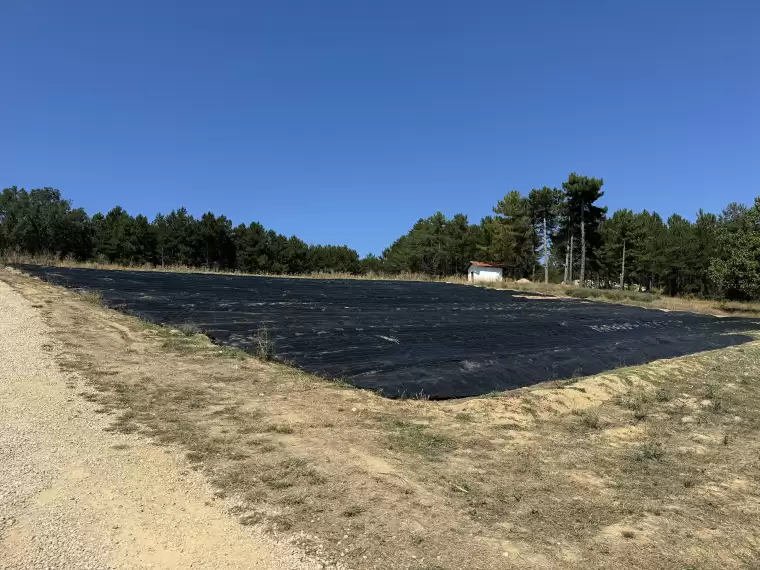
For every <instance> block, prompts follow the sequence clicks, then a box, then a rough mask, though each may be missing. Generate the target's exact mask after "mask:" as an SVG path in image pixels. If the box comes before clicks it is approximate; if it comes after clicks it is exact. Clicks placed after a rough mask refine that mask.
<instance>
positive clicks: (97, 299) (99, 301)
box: [79, 290, 104, 307]
mask: <svg viewBox="0 0 760 570" xmlns="http://www.w3.org/2000/svg"><path fill="white" fill-rule="evenodd" d="M79 296H80V297H81V298H82V300H84V301H87V302H88V303H92V304H93V305H98V306H100V307H102V306H103V304H104V303H103V293H102V292H101V291H96V290H91V291H80V293H79Z"/></svg>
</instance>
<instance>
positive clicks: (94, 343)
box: [0, 272, 760, 570]
mask: <svg viewBox="0 0 760 570" xmlns="http://www.w3.org/2000/svg"><path fill="white" fill-rule="evenodd" d="M0 278H1V279H3V280H5V281H6V282H8V283H10V284H11V285H12V286H13V287H14V288H15V289H16V290H17V291H19V292H21V293H22V294H23V295H24V296H25V297H26V298H27V299H28V300H29V301H30V302H31V303H32V304H33V305H34V306H36V307H38V310H39V311H40V313H41V314H42V316H43V318H44V320H45V322H46V323H47V325H48V326H49V328H50V332H51V335H53V336H54V337H55V338H56V340H57V341H58V342H60V343H62V346H63V347H64V348H65V350H64V351H62V352H61V354H60V355H58V357H57V358H58V364H59V366H60V367H61V368H62V369H63V370H66V371H71V372H76V373H77V374H80V375H82V376H83V377H84V378H86V380H87V383H88V388H87V389H86V390H84V391H80V396H81V397H82V398H84V399H86V400H89V401H92V402H94V403H96V404H97V405H98V408H97V409H96V411H97V412H99V413H101V414H102V415H103V416H104V417H106V418H108V419H109V420H110V425H109V429H110V430H113V431H114V432H117V433H118V432H122V433H124V432H126V433H133V434H138V435H140V436H142V437H148V438H151V440H153V441H155V442H156V443H159V444H161V445H166V446H168V447H169V448H171V449H180V450H183V452H184V453H185V454H186V456H187V458H188V460H189V461H191V462H192V464H193V465H194V468H195V469H196V470H197V471H198V472H199V473H202V474H204V475H205V476H206V477H207V478H208V480H209V481H210V482H211V484H212V485H213V486H214V488H215V489H216V493H217V495H218V496H219V497H225V498H226V500H227V501H229V504H230V505H231V507H230V515H232V516H234V517H236V518H237V519H238V521H239V522H240V524H241V525H248V526H253V527H255V528H257V529H261V530H262V531H264V532H269V533H272V534H273V535H274V536H276V537H278V538H280V539H282V540H291V541H293V542H295V543H296V544H298V545H299V547H301V548H303V549H304V550H305V551H306V552H308V553H313V554H314V555H318V556H320V557H322V558H329V559H331V560H334V561H341V562H343V563H345V564H346V565H347V566H348V567H351V568H355V569H357V570H364V569H383V570H385V569H413V570H423V569H424V570H458V569H462V568H468V569H483V570H485V569H496V568H499V569H503V568H521V569H525V568H535V569H549V568H610V567H616V568H631V569H633V568H651V569H655V568H657V569H660V568H673V569H676V568H678V569H682V568H689V567H693V568H701V569H713V568H714V569H718V568H721V569H722V568H747V567H753V566H752V565H753V564H754V565H756V564H757V563H758V560H760V525H759V524H758V521H760V439H759V438H758V435H759V434H758V428H760V413H758V412H760V342H752V343H748V344H746V345H743V346H740V347H734V348H729V349H725V350H721V351H714V352H709V353H702V354H697V355H693V356H689V357H686V358H681V359H676V360H669V361H659V362H654V363H651V364H649V365H646V366H641V367H637V368H627V369H619V370H616V371H614V372H613V373H609V374H604V375H600V376H595V377H588V378H579V379H575V380H573V381H565V382H555V383H548V384H544V385H539V386H536V387H533V388H530V389H524V390H518V391H513V392H506V393H501V394H493V395H490V396H487V397H482V398H473V399H466V400H456V401H446V402H429V401H422V400H406V401H391V400H386V399H383V398H381V397H379V396H377V395H375V394H373V393H369V392H364V391H359V390H355V389H352V388H347V387H345V386H341V385H339V384H335V383H330V382H327V381H324V380H320V379H317V378H314V377H312V376H309V375H307V374H303V373H301V372H299V371H297V370H294V369H291V368H288V367H284V366H280V365H275V364H271V363H267V362H261V361H259V360H256V359H254V358H251V357H248V356H246V355H244V354H241V353H239V352H236V351H232V350H229V349H225V348H222V347H218V346H215V345H213V344H211V343H210V342H209V341H208V339H206V338H205V337H203V336H201V335H193V334H185V333H183V332H181V331H171V330H167V329H163V328H160V327H154V326H150V325H146V324H145V323H142V322H140V321H138V320H137V319H134V318H132V317H128V316H125V315H122V314H120V313H117V312H115V311H112V310H108V309H104V308H103V307H101V306H99V305H98V303H97V299H88V298H83V297H82V296H80V295H78V294H76V293H73V292H70V291H66V290H62V289H58V288H54V287H52V286H49V285H47V284H44V283H42V282H40V281H37V280H34V279H31V278H28V277H24V276H21V275H18V274H16V273H13V272H4V273H0ZM190 332H191V331H190Z"/></svg>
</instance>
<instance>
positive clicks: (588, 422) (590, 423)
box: [581, 410, 599, 429]
mask: <svg viewBox="0 0 760 570" xmlns="http://www.w3.org/2000/svg"><path fill="white" fill-rule="evenodd" d="M581 423H582V424H583V425H584V426H586V427H587V428H591V429H598V428H599V414H598V413H597V412H595V411H593V410H589V411H587V412H586V413H584V414H583V415H582V416H581Z"/></svg>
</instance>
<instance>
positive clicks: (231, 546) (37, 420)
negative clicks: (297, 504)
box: [0, 281, 322, 570]
mask: <svg viewBox="0 0 760 570" xmlns="http://www.w3.org/2000/svg"><path fill="white" fill-rule="evenodd" d="M40 309H41V307H39V306H32V303H30V301H29V300H27V299H24V298H23V297H22V296H21V295H19V294H18V293H16V292H15V291H13V290H12V289H11V288H10V287H9V286H8V285H7V284H6V283H3V282H1V281H0V363H2V364H1V365H0V568H3V569H9V570H10V569H19V570H21V569H24V570H26V569H35V568H44V569H52V568H66V569H69V568H92V569H103V568H176V569H186V568H209V569H210V568H214V569H216V568H221V569H235V568H240V569H242V568H246V569H250V568H253V569H257V570H280V569H283V568H290V569H293V570H311V569H316V568H321V567H322V564H321V563H319V562H318V561H316V560H312V561H309V560H307V558H306V557H305V556H304V555H303V554H302V553H300V552H299V551H298V549H296V548H294V547H292V546H290V545H286V544H278V543H277V542H276V541H275V540H273V539H272V537H269V536H264V535H263V534H262V533H261V532H257V530H256V529H254V528H252V527H248V528H246V527H243V526H241V525H239V524H238V523H237V522H236V521H234V520H233V519H231V518H230V517H229V516H228V514H227V512H226V511H227V508H225V505H224V503H223V502H222V501H220V500H218V499H216V498H215V497H214V494H213V492H214V491H213V489H212V488H211V487H210V486H209V484H208V482H207V481H206V480H205V478H204V477H203V476H202V475H201V474H200V473H198V472H196V471H193V470H192V469H190V465H189V463H188V462H187V460H186V459H185V458H184V457H182V456H179V455H178V454H177V453H176V452H172V451H171V450H170V449H169V448H160V447H157V446H155V445H153V444H152V443H151V442H150V440H148V439H147V438H145V437H141V436H137V435H127V434H123V433H108V432H107V431H104V430H106V429H108V427H109V425H110V424H111V421H110V420H109V418H107V417H105V416H104V415H102V414H97V413H95V408H97V407H98V406H97V404H94V403H92V402H88V401H87V400H85V399H83V398H81V397H80V396H77V393H79V392H82V390H83V389H84V384H83V383H84V379H83V378H82V377H80V376H79V375H78V374H77V373H76V372H75V371H73V370H70V371H66V372H64V371H62V370H60V368H59V365H58V362H57V361H60V359H65V358H68V357H69V356H70V355H69V354H68V353H67V352H66V347H65V346H64V344H62V342H61V340H60V339H59V338H55V336H54V335H51V331H50V330H49V329H48V327H47V326H46V325H45V324H44V323H43V322H42V318H41V315H40ZM103 357H104V359H106V360H107V359H108V355H103Z"/></svg>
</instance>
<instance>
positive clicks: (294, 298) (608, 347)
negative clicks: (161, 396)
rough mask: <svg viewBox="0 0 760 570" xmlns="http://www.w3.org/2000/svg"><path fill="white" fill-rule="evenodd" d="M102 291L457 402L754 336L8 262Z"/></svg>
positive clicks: (660, 319)
mask: <svg viewBox="0 0 760 570" xmlns="http://www.w3.org/2000/svg"><path fill="white" fill-rule="evenodd" d="M17 267H18V268H19V269H21V270H23V271H26V272H28V273H30V274H32V275H35V276H38V277H41V278H43V279H45V280H47V281H50V282H51V283H54V284H57V285H64V286H67V287H73V288H77V289H95V290H99V291H101V292H102V293H103V299H104V301H105V303H106V304H107V305H108V306H111V307H114V308H118V309H121V310H124V311H125V312H127V313H131V314H134V315H137V316H139V317H141V318H144V319H147V320H149V321H152V322H154V323H160V324H166V325H172V326H178V325H182V324H185V323H192V324H194V325H196V326H197V327H199V328H200V329H201V330H203V331H204V332H205V333H206V334H208V335H209V336H210V337H211V338H213V339H214V340H215V341H216V342H219V343H224V344H227V345H232V346H235V347H238V348H242V349H245V350H251V349H252V346H253V338H254V335H256V333H257V331H258V330H259V328H260V327H261V326H264V327H266V328H267V330H268V331H269V334H270V337H271V338H272V339H273V342H274V359H275V360H279V361H282V362H287V363H290V364H293V365H295V366H297V367H299V368H301V369H303V370H306V371H308V372H312V373H315V374H318V375H320V376H324V377H327V378H332V379H342V380H345V381H347V382H350V383H351V384H353V385H355V386H359V387H362V388H369V389H372V390H377V391H378V392H381V393H382V394H383V395H385V396H389V397H404V396H407V397H411V396H419V395H424V396H426V397H430V398H434V399H439V398H457V397H464V396H475V395H480V394H485V393H488V392H491V391H497V390H506V389H510V388H517V387H521V386H527V385H531V384H535V383H538V382H542V381H545V380H551V379H560V378H569V377H572V376H576V375H581V374H583V375H586V374H596V373H599V372H603V371H606V370H610V369H613V368H617V367H620V366H628V365H636V364H643V363H646V362H650V361H652V360H655V359H659V358H670V357H676V356H683V355H686V354H691V353H695V352H699V351H704V350H711V349H716V348H724V347H727V346H733V345H737V344H741V343H744V342H748V341H751V340H753V339H752V338H751V337H750V336H747V335H746V334H738V332H737V331H740V332H741V331H748V330H752V329H755V330H756V329H758V328H760V322H758V321H756V320H749V319H739V318H717V317H709V316H702V315H695V314H691V313H675V312H671V313H667V312H663V311H659V310H652V309H640V308H636V307H627V306H622V305H612V304H606V303H590V302H584V301H579V300H570V299H556V298H550V297H546V298H541V299H535V298H533V299H528V298H524V297H522V296H520V295H519V294H517V293H514V292H509V291H497V290H492V289H484V288H477V287H470V286H466V285H451V284H445V283H414V282H401V281H359V280H356V281H354V280H313V279H284V278H274V277H271V278H270V277H244V276H233V275H201V274H187V273H160V272H149V271H107V270H93V269H70V268H56V267H38V266H26V265H20V266H17Z"/></svg>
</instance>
